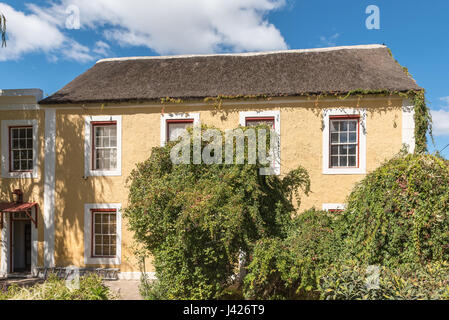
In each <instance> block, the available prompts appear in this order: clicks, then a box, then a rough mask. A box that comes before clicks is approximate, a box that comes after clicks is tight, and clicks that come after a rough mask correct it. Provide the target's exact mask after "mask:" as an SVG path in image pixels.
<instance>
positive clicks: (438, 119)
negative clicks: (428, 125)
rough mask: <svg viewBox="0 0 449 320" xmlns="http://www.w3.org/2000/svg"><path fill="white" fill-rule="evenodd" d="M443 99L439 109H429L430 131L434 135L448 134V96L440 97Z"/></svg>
mask: <svg viewBox="0 0 449 320" xmlns="http://www.w3.org/2000/svg"><path fill="white" fill-rule="evenodd" d="M439 100H440V101H443V103H444V104H443V105H440V109H439V110H431V114H432V132H433V134H434V136H447V135H449V96H447V97H441V98H440V99H439Z"/></svg>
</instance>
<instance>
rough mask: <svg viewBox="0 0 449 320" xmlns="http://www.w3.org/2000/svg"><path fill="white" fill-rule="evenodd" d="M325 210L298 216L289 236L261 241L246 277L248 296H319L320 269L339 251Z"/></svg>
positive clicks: (246, 293) (261, 297) (331, 218)
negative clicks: (336, 250) (335, 250)
mask: <svg viewBox="0 0 449 320" xmlns="http://www.w3.org/2000/svg"><path fill="white" fill-rule="evenodd" d="M334 218H335V217H332V215H329V214H328V213H327V212H325V211H317V210H309V211H306V212H304V213H302V214H300V215H298V216H297V217H296V218H295V219H294V220H293V223H292V226H291V229H290V230H289V233H288V236H287V237H286V238H285V239H280V238H271V239H262V240H260V241H259V242H258V243H257V244H256V246H255V248H254V252H253V255H252V259H251V263H250V265H249V266H248V275H247V276H246V278H245V296H246V297H248V298H252V299H297V298H304V299H307V298H316V297H318V296H319V295H318V294H317V292H316V289H317V281H318V279H319V276H320V271H321V270H322V269H323V268H325V267H327V266H328V265H329V264H330V263H332V260H333V259H334V256H335V254H336V252H334V250H333V248H336V246H334V244H335V240H336V239H335V234H334V231H333V229H332V222H333V219H334Z"/></svg>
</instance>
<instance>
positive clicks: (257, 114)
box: [239, 110, 281, 175]
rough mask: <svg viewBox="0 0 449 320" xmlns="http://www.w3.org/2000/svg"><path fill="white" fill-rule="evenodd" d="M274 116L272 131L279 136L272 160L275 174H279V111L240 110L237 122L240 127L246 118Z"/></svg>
mask: <svg viewBox="0 0 449 320" xmlns="http://www.w3.org/2000/svg"><path fill="white" fill-rule="evenodd" d="M271 117H273V118H274V131H275V132H276V134H277V135H278V137H279V140H278V146H277V154H276V158H275V161H274V168H273V170H274V173H275V175H280V174H281V112H280V111H279V110H265V111H241V112H239V124H240V125H241V126H242V127H245V126H246V118H271Z"/></svg>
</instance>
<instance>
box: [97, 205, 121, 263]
mask: <svg viewBox="0 0 449 320" xmlns="http://www.w3.org/2000/svg"><path fill="white" fill-rule="evenodd" d="M92 226H93V233H92V234H93V237H92V242H93V245H92V257H115V256H116V255H117V213H116V210H114V209H112V210H111V209H92Z"/></svg>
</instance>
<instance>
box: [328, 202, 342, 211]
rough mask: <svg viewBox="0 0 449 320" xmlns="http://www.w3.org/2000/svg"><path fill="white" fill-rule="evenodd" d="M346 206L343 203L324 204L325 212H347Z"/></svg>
mask: <svg viewBox="0 0 449 320" xmlns="http://www.w3.org/2000/svg"><path fill="white" fill-rule="evenodd" d="M345 209H346V205H345V204H343V203H323V210H324V211H329V210H345Z"/></svg>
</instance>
